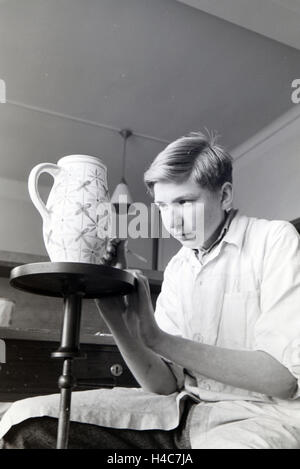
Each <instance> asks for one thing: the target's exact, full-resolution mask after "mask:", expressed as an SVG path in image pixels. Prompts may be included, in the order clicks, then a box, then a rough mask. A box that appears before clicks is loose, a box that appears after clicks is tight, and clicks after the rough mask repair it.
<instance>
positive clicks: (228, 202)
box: [221, 182, 233, 212]
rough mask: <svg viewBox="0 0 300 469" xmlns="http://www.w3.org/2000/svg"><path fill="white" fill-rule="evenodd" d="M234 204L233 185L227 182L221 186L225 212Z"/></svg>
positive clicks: (222, 203)
mask: <svg viewBox="0 0 300 469" xmlns="http://www.w3.org/2000/svg"><path fill="white" fill-rule="evenodd" d="M232 204H233V187H232V183H231V182H225V183H224V184H223V186H222V187H221V205H222V209H223V210H225V212H228V211H229V210H231V209H232Z"/></svg>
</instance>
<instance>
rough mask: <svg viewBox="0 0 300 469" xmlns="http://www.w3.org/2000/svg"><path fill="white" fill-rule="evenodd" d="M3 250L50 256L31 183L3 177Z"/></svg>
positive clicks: (0, 233) (0, 243) (0, 207)
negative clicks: (28, 185) (34, 203)
mask: <svg viewBox="0 0 300 469" xmlns="http://www.w3.org/2000/svg"><path fill="white" fill-rule="evenodd" d="M0 216H1V229H0V249H1V250H3V251H15V252H23V253H29V254H38V255H46V254H47V253H46V251H45V248H44V244H43V239H42V220H41V218H40V215H39V214H38V212H37V211H36V210H35V208H34V206H33V205H32V203H31V201H30V199H29V195H28V191H27V184H26V183H24V182H20V181H13V180H9V179H3V178H0Z"/></svg>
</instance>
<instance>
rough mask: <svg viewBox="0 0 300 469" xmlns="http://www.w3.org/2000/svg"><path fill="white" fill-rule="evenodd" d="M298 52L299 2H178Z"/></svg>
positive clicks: (289, 0)
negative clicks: (293, 48)
mask: <svg viewBox="0 0 300 469" xmlns="http://www.w3.org/2000/svg"><path fill="white" fill-rule="evenodd" d="M178 1H180V2H181V3H185V4H186V5H189V6H193V7H194V8H197V9H199V10H201V11H205V12H207V13H210V14H212V15H215V16H218V17H219V18H222V19H224V20H226V21H230V22H232V23H234V24H237V25H239V26H243V27H244V28H247V29H249V30H250V31H254V32H256V33H259V34H262V35H263V36H266V37H269V38H271V39H275V40H276V41H279V42H282V43H283V44H287V45H288V46H292V47H295V48H296V49H300V29H299V24H300V1H299V0H221V1H220V0H178Z"/></svg>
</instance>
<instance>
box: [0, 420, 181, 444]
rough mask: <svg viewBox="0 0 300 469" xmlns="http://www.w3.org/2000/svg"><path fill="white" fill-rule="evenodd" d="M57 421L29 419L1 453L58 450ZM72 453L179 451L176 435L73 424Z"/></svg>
mask: <svg viewBox="0 0 300 469" xmlns="http://www.w3.org/2000/svg"><path fill="white" fill-rule="evenodd" d="M57 424H58V421H57V419H55V418H51V417H37V418H31V419H27V420H25V421H23V422H21V423H20V424H18V425H14V426H13V427H12V428H11V429H10V430H9V431H8V433H7V434H6V435H5V436H4V438H3V439H2V440H0V448H1V449H55V447H56V436H57ZM68 448H69V449H176V446H175V431H174V430H171V431H163V430H144V431H138V430H128V429H113V428H106V427H100V426H97V425H90V424H85V423H78V422H71V423H70V432H69V445H68Z"/></svg>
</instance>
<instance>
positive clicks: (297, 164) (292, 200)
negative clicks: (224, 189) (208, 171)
mask: <svg viewBox="0 0 300 469" xmlns="http://www.w3.org/2000/svg"><path fill="white" fill-rule="evenodd" d="M232 154H233V156H234V158H235V159H236V161H235V164H234V184H235V205H236V207H238V208H239V209H240V211H241V212H243V213H245V214H247V215H250V216H257V217H262V218H267V219H283V220H293V219H295V218H299V217H300V105H295V107H294V108H292V110H291V111H290V112H288V113H286V114H285V115H283V116H282V117H281V118H280V119H277V120H276V121H274V122H273V123H272V124H271V125H270V126H268V127H266V128H265V129H263V130H262V131H261V132H260V133H259V134H257V135H255V136H254V137H253V138H252V139H251V140H249V141H247V142H246V143H245V144H244V145H242V146H240V147H239V148H237V149H236V150H235V151H234V152H233V153H232Z"/></svg>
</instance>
